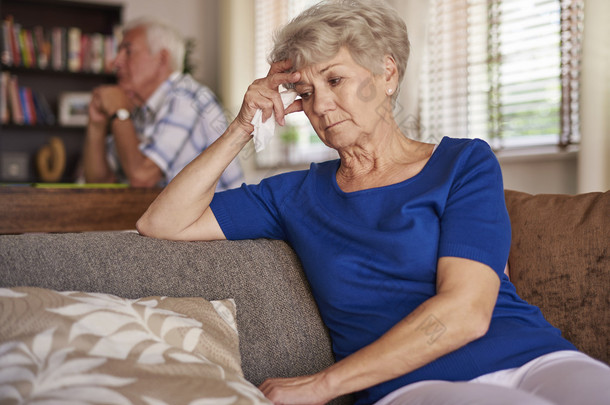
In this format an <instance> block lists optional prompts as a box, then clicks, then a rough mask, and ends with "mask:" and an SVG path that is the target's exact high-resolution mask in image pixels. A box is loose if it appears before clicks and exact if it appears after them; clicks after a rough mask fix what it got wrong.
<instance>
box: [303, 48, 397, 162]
mask: <svg viewBox="0 0 610 405" xmlns="http://www.w3.org/2000/svg"><path fill="white" fill-rule="evenodd" d="M299 72H300V74H301V79H300V80H299V82H297V83H295V89H296V91H297V92H298V94H299V95H300V96H301V98H302V100H303V111H304V112H305V114H306V115H307V117H308V118H309V121H310V122H311V124H312V126H313V128H314V129H315V131H316V133H317V134H318V136H319V137H320V139H321V140H322V142H324V143H325V144H326V145H327V146H329V147H331V148H334V149H338V150H341V149H344V148H349V147H352V146H359V145H364V144H365V143H366V142H371V141H372V139H373V137H374V135H375V134H384V133H386V132H387V130H388V126H389V125H390V124H391V123H392V122H393V116H392V103H391V100H390V97H389V96H388V95H387V94H386V91H387V87H388V81H387V80H386V76H387V75H386V74H381V75H373V74H372V73H371V72H370V71H369V70H368V69H366V68H364V67H362V66H360V65H359V64H357V63H356V62H355V61H354V60H353V59H352V56H351V55H350V53H349V51H348V50H347V49H346V48H341V50H340V51H339V52H338V53H337V55H336V56H335V57H334V58H332V59H331V60H329V61H327V62H324V63H319V64H314V65H310V66H306V67H304V68H302V69H300V70H299ZM392 90H395V89H394V88H393V89H392Z"/></svg>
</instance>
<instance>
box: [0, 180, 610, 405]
mask: <svg viewBox="0 0 610 405" xmlns="http://www.w3.org/2000/svg"><path fill="white" fill-rule="evenodd" d="M506 201H507V207H508V211H509V215H510V218H511V223H512V232H513V236H512V249H511V253H510V258H509V268H510V276H511V279H512V280H513V282H514V283H515V285H516V288H517V291H518V293H519V294H520V295H521V296H522V297H523V298H524V299H526V300H528V301H529V302H531V303H533V304H536V305H538V306H540V307H541V309H542V312H543V313H544V315H545V316H546V317H547V319H548V320H549V321H550V322H551V323H552V324H554V325H555V326H557V327H559V328H560V329H561V330H562V331H563V334H564V336H565V337H566V338H568V339H569V340H570V341H572V342H573V343H574V344H575V345H576V346H577V347H579V348H580V349H581V350H583V351H584V352H586V353H588V354H590V355H591V356H593V357H595V358H598V359H600V360H603V361H604V362H606V363H608V362H610V354H609V352H608V350H609V345H608V339H609V336H610V322H608V320H609V319H610V314H609V308H610V288H609V287H610V192H606V193H591V194H583V195H576V196H567V195H530V194H525V193H521V192H516V191H510V190H507V191H506ZM13 286H37V287H44V288H47V289H53V290H60V291H61V290H76V291H95V292H102V293H109V294H116V295H118V296H120V297H127V298H133V299H135V298H140V297H147V296H170V297H203V298H205V299H207V300H217V299H224V298H233V299H234V300H235V302H236V306H237V330H238V331H239V349H240V353H241V366H242V369H243V373H244V376H245V379H247V380H248V381H250V382H252V383H253V384H254V385H258V384H260V383H261V382H262V381H263V380H264V379H265V378H267V377H271V376H275V377H279V376H294V375H301V374H306V373H312V372H315V371H317V370H320V369H322V368H324V367H327V366H328V365H330V364H331V363H332V362H333V356H332V352H331V347H330V340H329V337H328V334H327V331H326V329H325V327H324V325H323V324H322V322H321V320H320V317H319V315H318V312H317V309H316V306H315V303H314V301H313V300H312V297H311V294H310V292H309V288H308V285H307V282H306V280H305V278H304V277H303V274H302V272H301V266H300V263H299V261H298V259H297V257H296V256H295V254H294V252H293V251H292V249H291V248H290V247H289V246H288V245H287V244H286V243H284V242H280V241H270V240H246V241H237V242H235V241H233V242H232V241H217V242H171V241H161V240H155V239H151V238H146V237H142V236H139V235H137V234H135V233H125V232H85V233H65V234H23V235H3V236H0V287H13ZM0 305H1V304H0ZM2 311H4V316H5V317H6V316H8V315H10V314H11V312H10V311H8V310H7V309H6V306H5V309H3V310H2ZM2 311H0V313H2ZM0 322H2V320H1V319H0ZM0 332H1V331H0ZM1 338H3V336H2V333H0V345H2V341H1ZM1 364H2V360H1V356H0V365H1ZM185 378H186V377H185ZM165 381H171V380H168V379H166V380H165ZM178 381H184V380H178ZM126 387H129V385H127V386H126ZM125 389H127V388H125ZM196 389H201V387H200V386H199V387H198V388H196ZM183 391H184V390H183ZM132 394H134V393H133V392H131V393H128V394H125V395H132ZM140 394H141V393H140ZM0 402H1V401H0ZM337 402H338V403H350V399H349V398H342V399H340V400H339V401H337ZM243 403H251V402H243Z"/></svg>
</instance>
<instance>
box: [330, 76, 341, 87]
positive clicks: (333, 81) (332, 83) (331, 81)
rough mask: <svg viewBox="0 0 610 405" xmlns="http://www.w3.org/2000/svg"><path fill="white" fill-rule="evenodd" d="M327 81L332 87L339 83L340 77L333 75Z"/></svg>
mask: <svg viewBox="0 0 610 405" xmlns="http://www.w3.org/2000/svg"><path fill="white" fill-rule="evenodd" d="M328 83H329V84H330V85H331V86H333V87H334V86H337V85H338V84H339V83H341V78H340V77H333V78H332V79H329V80H328Z"/></svg>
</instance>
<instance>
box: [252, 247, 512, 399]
mask: <svg viewBox="0 0 610 405" xmlns="http://www.w3.org/2000/svg"><path fill="white" fill-rule="evenodd" d="M499 285H500V280H499V278H498V276H497V275H496V274H495V272H494V271H493V270H491V268H488V267H487V266H485V265H483V264H481V263H477V262H474V261H470V260H467V259H461V258H453V257H451V258H441V259H440V260H439V272H438V273H437V294H436V295H435V296H433V297H431V298H429V299H428V300H426V301H425V302H423V303H422V304H421V305H420V306H419V307H417V308H416V309H415V310H414V311H413V312H411V314H409V315H408V316H407V317H406V318H404V319H402V320H401V321H400V322H398V323H397V324H396V325H395V326H394V327H392V328H391V329H390V330H388V331H387V332H386V333H385V334H383V335H382V336H381V337H380V338H379V339H377V340H376V341H374V342H373V343H371V344H369V345H368V346H365V347H363V348H362V349H360V350H358V351H356V352H354V353H353V354H351V355H350V356H348V357H346V358H344V359H343V360H341V361H339V362H337V363H335V364H334V365H332V366H331V367H329V368H327V369H325V370H323V371H321V372H319V373H317V374H314V375H311V376H305V377H296V378H289V379H282V378H278V379H269V380H267V381H265V382H264V383H263V384H262V385H261V387H260V388H261V390H262V391H263V393H264V394H265V395H266V396H267V397H268V398H269V399H271V400H272V401H273V402H274V403H284V404H291V403H297V402H296V401H295V399H296V398H308V399H309V400H310V402H311V403H326V402H327V401H329V400H331V399H332V398H335V397H337V396H340V395H344V394H347V393H351V392H356V391H360V390H363V389H365V388H368V387H371V386H374V385H377V384H379V383H382V382H385V381H389V380H392V379H394V378H397V377H399V376H402V375H405V374H407V373H409V372H411V371H414V370H416V369H418V368H420V367H422V366H424V365H426V364H429V363H431V362H432V361H434V360H436V359H438V358H440V357H442V356H444V355H445V354H448V353H450V352H452V351H454V350H457V349H459V348H460V347H462V346H464V345H466V344H468V343H469V342H471V341H473V340H475V339H477V338H479V337H481V336H483V335H484V334H485V333H486V331H487V329H488V327H489V324H490V320H491V314H492V312H493V308H494V305H495V302H496V300H497V296H498V289H499Z"/></svg>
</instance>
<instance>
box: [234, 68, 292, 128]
mask: <svg viewBox="0 0 610 405" xmlns="http://www.w3.org/2000/svg"><path fill="white" fill-rule="evenodd" d="M291 67H292V62H291V61H289V60H285V61H280V62H275V63H273V64H272V65H271V68H270V69H269V73H268V74H267V77H264V78H261V79H257V80H255V81H254V82H253V83H252V84H251V85H250V86H249V87H248V91H246V94H245V96H244V101H243V103H242V106H241V109H240V110H239V113H238V114H237V117H236V118H235V122H236V123H237V124H238V125H239V126H240V127H241V128H242V129H243V130H244V131H246V132H247V133H248V134H251V133H252V132H253V131H254V125H252V119H253V118H254V114H255V113H256V111H257V110H259V109H260V110H262V112H263V116H262V118H263V122H265V121H267V119H269V117H271V114H272V113H275V120H276V121H277V123H278V124H280V125H284V123H285V120H284V116H285V115H287V114H290V113H293V112H296V111H302V110H303V108H302V103H301V100H295V101H294V102H293V103H292V104H291V105H289V106H288V107H287V108H286V109H284V105H283V104H282V98H281V97H280V92H279V90H278V88H279V86H280V85H281V84H285V83H296V82H298V81H299V79H300V78H301V75H300V73H298V72H292V73H287V70H289V69H290V68H291Z"/></svg>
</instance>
